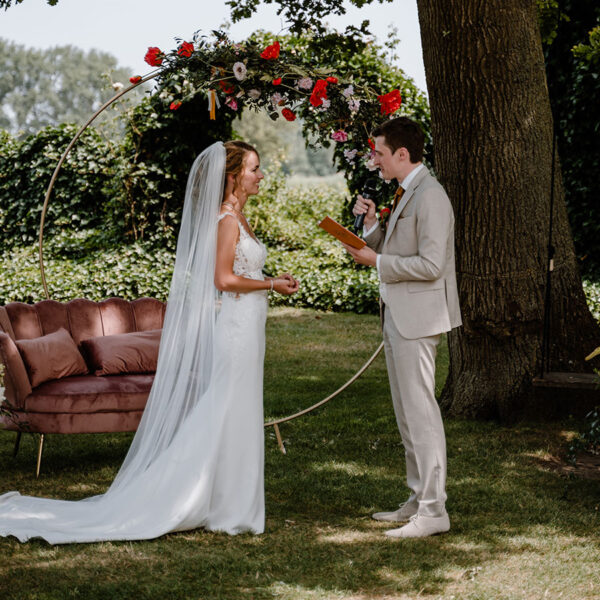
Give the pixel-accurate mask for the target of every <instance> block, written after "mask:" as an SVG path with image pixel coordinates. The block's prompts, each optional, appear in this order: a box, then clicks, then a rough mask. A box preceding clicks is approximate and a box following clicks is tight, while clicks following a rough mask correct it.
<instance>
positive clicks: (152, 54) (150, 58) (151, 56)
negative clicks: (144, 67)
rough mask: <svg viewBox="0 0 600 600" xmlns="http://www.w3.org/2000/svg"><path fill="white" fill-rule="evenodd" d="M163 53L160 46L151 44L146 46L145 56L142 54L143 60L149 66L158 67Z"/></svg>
mask: <svg viewBox="0 0 600 600" xmlns="http://www.w3.org/2000/svg"><path fill="white" fill-rule="evenodd" d="M164 56H165V55H164V54H163V52H162V50H161V49H160V48H157V47H156V46H151V47H150V48H148V52H146V56H144V60H145V61H146V62H147V63H148V64H149V65H150V66H151V67H159V66H160V65H161V64H162V61H163V58H164Z"/></svg>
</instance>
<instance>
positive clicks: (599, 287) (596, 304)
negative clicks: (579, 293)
mask: <svg viewBox="0 0 600 600" xmlns="http://www.w3.org/2000/svg"><path fill="white" fill-rule="evenodd" d="M583 291H584V293H585V297H586V299H587V304H588V306H589V307H590V312H591V313H592V314H593V315H594V318H595V319H596V320H597V321H599V322H600V281H597V282H592V281H587V280H585V279H584V280H583Z"/></svg>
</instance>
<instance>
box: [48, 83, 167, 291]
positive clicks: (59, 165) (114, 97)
mask: <svg viewBox="0 0 600 600" xmlns="http://www.w3.org/2000/svg"><path fill="white" fill-rule="evenodd" d="M159 74H160V73H159V72H156V73H151V74H150V75H146V77H144V78H143V79H141V80H140V81H138V82H137V83H134V84H132V85H130V86H129V87H126V88H124V89H122V90H121V91H120V92H119V93H118V94H116V95H115V96H113V97H112V98H111V99H110V100H107V101H106V102H105V103H104V104H103V105H102V106H101V107H100V108H99V109H98V110H97V111H96V112H95V113H94V114H93V115H92V116H91V117H90V118H89V119H88V120H87V121H86V122H85V124H84V125H83V126H82V127H81V129H80V130H79V131H78V132H77V133H76V134H75V137H74V138H73V139H72V140H71V141H70V142H69V145H68V146H67V148H66V149H65V151H64V152H63V154H62V156H61V157H60V160H59V161H58V164H57V165H56V168H55V169H54V173H53V174H52V178H51V179H50V184H49V185H48V189H47V190H46V196H45V197H44V206H43V207H42V216H41V218H40V236H39V241H38V249H39V260H40V275H41V277H42V286H43V287H44V294H45V295H46V299H47V300H50V294H49V293H48V286H47V285H46V273H45V270H44V224H45V222H46V212H47V210H48V204H49V202H50V196H51V194H52V190H53V188H54V184H55V183H56V178H57V177H58V173H59V171H60V170H61V168H62V166H63V163H64V162H65V160H66V159H67V155H68V154H69V152H71V149H72V148H73V146H74V145H75V143H76V142H77V140H78V139H79V138H80V137H81V134H82V133H83V132H84V131H85V130H86V129H87V128H88V127H89V126H90V124H91V123H92V122H93V121H94V120H95V119H96V117H98V115H100V113H102V112H104V111H105V110H106V109H107V108H108V107H109V106H110V105H111V104H113V103H114V102H116V101H117V100H118V99H119V98H120V97H121V96H124V95H125V94H127V93H128V92H130V91H131V90H132V89H133V88H136V87H137V86H138V85H141V84H142V83H145V82H146V81H150V80H151V79H154V78H155V77H157V76H158V75H159Z"/></svg>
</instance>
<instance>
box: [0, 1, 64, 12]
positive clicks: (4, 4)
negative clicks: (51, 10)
mask: <svg viewBox="0 0 600 600" xmlns="http://www.w3.org/2000/svg"><path fill="white" fill-rule="evenodd" d="M14 2H15V4H21V2H23V0H14ZM46 2H47V4H49V5H50V6H56V5H57V4H58V0H46ZM12 3H13V0H0V8H3V9H4V10H6V9H7V8H10V6H11V5H12Z"/></svg>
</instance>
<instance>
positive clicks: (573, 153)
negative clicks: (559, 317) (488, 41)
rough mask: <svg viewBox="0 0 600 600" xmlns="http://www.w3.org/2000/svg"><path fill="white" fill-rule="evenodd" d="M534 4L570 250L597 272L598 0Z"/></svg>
mask: <svg viewBox="0 0 600 600" xmlns="http://www.w3.org/2000/svg"><path fill="white" fill-rule="evenodd" d="M538 5H541V28H542V33H543V37H544V40H545V47H544V53H545V56H546V72H547V77H548V88H549V91H550V100H551V103H552V111H553V115H554V122H555V132H556V135H557V139H558V150H559V154H560V160H561V167H562V174H563V182H564V186H565V198H566V201H567V209H568V211H569V220H570V223H571V228H572V231H573V239H574V241H575V250H576V252H577V254H578V256H579V257H580V259H581V260H582V261H583V262H582V269H583V272H584V273H585V274H587V275H593V276H595V277H597V276H598V274H600V204H599V203H598V183H597V173H598V172H600V154H599V153H598V150H597V145H598V138H599V136H600V103H599V102H598V101H597V99H598V97H600V77H599V76H598V52H599V50H598V45H599V43H600V27H599V26H600V4H598V3H597V2H596V1H595V0H577V1H575V0H561V1H560V3H559V2H558V1H557V0H548V1H543V2H542V1H541V0H540V1H539V2H538ZM559 10H560V11H561V12H560V15H559V12H558V11H559ZM594 26H595V27H594ZM592 28H593V29H592ZM590 29H591V31H590Z"/></svg>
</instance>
